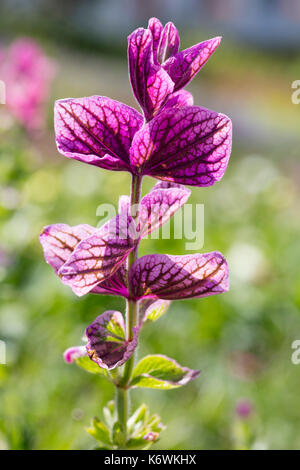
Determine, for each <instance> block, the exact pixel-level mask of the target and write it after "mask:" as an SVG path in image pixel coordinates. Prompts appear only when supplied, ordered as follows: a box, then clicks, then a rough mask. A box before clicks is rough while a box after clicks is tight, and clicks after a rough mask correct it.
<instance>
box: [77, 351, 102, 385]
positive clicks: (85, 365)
mask: <svg viewBox="0 0 300 470" xmlns="http://www.w3.org/2000/svg"><path fill="white" fill-rule="evenodd" d="M75 363H76V364H77V365H78V367H81V369H84V370H86V371H87V372H90V373H91V374H97V375H102V376H103V377H105V378H106V379H108V380H110V377H109V374H108V372H107V370H106V369H102V368H101V367H99V366H98V364H96V363H95V362H94V361H92V360H91V359H90V358H89V357H88V356H87V355H86V356H83V357H79V358H78V359H75Z"/></svg>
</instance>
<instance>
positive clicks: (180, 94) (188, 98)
mask: <svg viewBox="0 0 300 470" xmlns="http://www.w3.org/2000/svg"><path fill="white" fill-rule="evenodd" d="M193 104H194V98H193V95H192V94H191V93H190V92H189V91H186V90H179V91H176V92H175V93H172V94H171V95H170V96H169V97H168V98H167V101H166V102H165V104H164V105H163V107H162V109H161V110H162V111H163V110H165V109H167V108H183V107H185V106H193Z"/></svg>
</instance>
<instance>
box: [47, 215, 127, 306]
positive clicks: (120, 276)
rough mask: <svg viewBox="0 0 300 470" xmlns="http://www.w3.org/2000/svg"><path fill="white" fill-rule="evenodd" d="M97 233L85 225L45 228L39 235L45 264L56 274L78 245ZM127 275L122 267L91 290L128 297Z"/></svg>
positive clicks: (62, 225)
mask: <svg viewBox="0 0 300 470" xmlns="http://www.w3.org/2000/svg"><path fill="white" fill-rule="evenodd" d="M95 232H97V229H96V228H94V227H91V226H90V225H87V224H81V225H76V226H75V227H70V226H69V225H66V224H54V225H49V226H48V227H45V228H44V229H43V231H42V233H41V235H40V242H41V244H42V247H43V250H44V255H45V259H46V261H47V263H49V264H50V266H52V267H53V269H54V271H55V272H56V274H58V271H59V269H60V268H61V267H62V266H63V265H64V263H65V262H66V261H67V260H68V259H69V257H70V256H71V254H72V252H73V251H74V249H75V248H76V246H77V245H78V243H79V242H80V241H81V240H83V239H85V238H87V237H89V236H90V235H92V234H93V233H95ZM126 279H127V273H126V269H125V266H124V265H122V266H121V267H120V268H119V269H118V270H117V271H116V272H115V274H113V275H112V276H111V277H110V278H109V279H107V280H105V281H103V282H100V283H99V284H97V286H96V287H94V288H93V289H92V290H91V293H93V294H106V295H121V296H123V297H126V298H127V297H128V289H127V281H126Z"/></svg>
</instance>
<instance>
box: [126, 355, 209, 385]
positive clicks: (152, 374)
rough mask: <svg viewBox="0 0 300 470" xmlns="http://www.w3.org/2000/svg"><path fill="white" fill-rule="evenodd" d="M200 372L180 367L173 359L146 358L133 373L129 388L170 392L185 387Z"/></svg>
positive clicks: (160, 357) (157, 356) (156, 356)
mask: <svg viewBox="0 0 300 470" xmlns="http://www.w3.org/2000/svg"><path fill="white" fill-rule="evenodd" d="M199 373H200V371H197V370H192V369H189V368H187V367H182V366H181V365H180V364H178V362H176V361H174V359H170V358H169V357H167V356H163V355H160V354H157V355H150V356H146V357H144V358H143V359H141V360H140V362H139V363H138V364H137V366H136V367H135V369H134V371H133V376H132V380H131V382H130V386H131V387H144V388H156V389H160V390H170V389H172V388H178V387H181V386H182V385H186V384H187V383H188V382H190V381H191V380H194V379H195V378H196V377H198V375H199Z"/></svg>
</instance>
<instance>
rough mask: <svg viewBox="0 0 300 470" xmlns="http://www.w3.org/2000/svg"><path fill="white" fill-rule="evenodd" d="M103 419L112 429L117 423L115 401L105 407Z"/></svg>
mask: <svg viewBox="0 0 300 470" xmlns="http://www.w3.org/2000/svg"><path fill="white" fill-rule="evenodd" d="M101 370H105V369H101ZM103 417H104V420H105V422H106V424H107V426H108V427H109V428H112V427H113V425H114V423H115V421H116V412H115V402H114V401H113V400H111V401H109V402H108V403H107V404H106V406H104V407H103Z"/></svg>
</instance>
